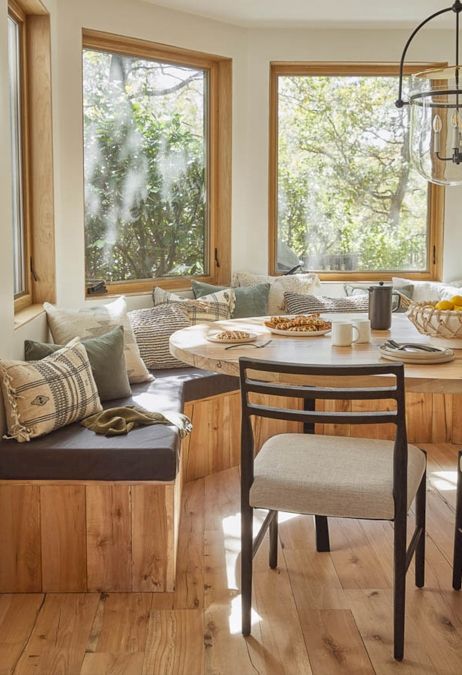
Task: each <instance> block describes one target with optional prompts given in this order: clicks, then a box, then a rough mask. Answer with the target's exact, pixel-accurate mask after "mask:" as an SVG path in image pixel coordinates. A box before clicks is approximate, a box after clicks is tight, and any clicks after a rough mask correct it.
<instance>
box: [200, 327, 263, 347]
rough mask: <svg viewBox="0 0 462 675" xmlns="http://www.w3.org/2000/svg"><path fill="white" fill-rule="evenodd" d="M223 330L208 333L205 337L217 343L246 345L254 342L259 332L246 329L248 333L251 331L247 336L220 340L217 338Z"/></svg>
mask: <svg viewBox="0 0 462 675" xmlns="http://www.w3.org/2000/svg"><path fill="white" fill-rule="evenodd" d="M223 332H224V331H223V330H216V331H213V332H211V333H208V334H207V335H206V336H205V337H206V338H207V340H208V341H209V342H216V343H217V344H220V345H245V344H248V343H249V342H253V341H254V340H255V339H256V338H257V337H258V336H257V333H250V332H249V331H246V333H249V335H248V337H246V338H235V339H233V340H232V339H230V340H219V339H218V338H217V335H219V334H220V333H223Z"/></svg>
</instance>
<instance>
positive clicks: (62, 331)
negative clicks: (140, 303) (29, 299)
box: [43, 297, 153, 382]
mask: <svg viewBox="0 0 462 675" xmlns="http://www.w3.org/2000/svg"><path fill="white" fill-rule="evenodd" d="M43 306H44V308H45V311H46V313H47V319H48V326H49V328H50V332H51V335H52V337H53V341H54V342H55V343H56V344H66V342H69V340H72V338H75V337H80V338H87V337H98V336H100V335H103V334H104V333H107V332H108V331H109V330H110V329H111V328H115V327H116V326H123V327H124V354H125V364H126V368H127V373H128V379H129V380H130V382H147V381H149V380H152V379H153V377H152V375H150V374H149V372H148V370H147V368H146V366H145V365H144V363H143V361H142V359H141V356H140V350H139V349H138V345H137V344H136V340H135V336H134V335H133V330H132V327H131V325H130V321H129V319H128V315H127V303H126V302H125V298H123V297H121V298H118V299H117V300H114V302H110V303H108V304H107V305H97V306H96V307H89V308H85V309H81V310H76V309H58V307H55V306H54V305H50V304H49V303H48V302H45V304H44V305H43Z"/></svg>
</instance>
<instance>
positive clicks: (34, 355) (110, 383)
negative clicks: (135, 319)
mask: <svg viewBox="0 0 462 675" xmlns="http://www.w3.org/2000/svg"><path fill="white" fill-rule="evenodd" d="M81 342H82V344H83V345H84V347H85V350H86V352H87V354H88V360H89V361H90V365H91V369H92V372H93V377H94V378H95V382H96V387H97V389H98V393H99V397H100V399H101V401H110V400H111V399H115V398H125V397H126V396H130V394H131V389H130V383H129V381H128V375H127V367H126V365H125V356H124V329H123V327H122V326H118V327H117V328H113V329H112V330H111V331H109V333H105V334H104V335H100V336H99V337H94V338H83V339H82V340H81ZM61 348H62V345H54V344H46V343H44V342H35V341H34V340H25V342H24V357H25V359H26V361H40V360H41V359H43V358H45V357H46V356H49V355H50V354H53V352H56V351H58V349H61Z"/></svg>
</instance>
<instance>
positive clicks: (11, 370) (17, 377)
mask: <svg viewBox="0 0 462 675" xmlns="http://www.w3.org/2000/svg"><path fill="white" fill-rule="evenodd" d="M0 379H1V386H2V392H3V401H4V405H5V412H6V420H7V425H8V435H9V436H10V437H11V438H15V439H16V440H17V441H18V442H19V443H24V442H26V441H30V440H31V439H32V438H36V437H37V436H43V435H44V434H48V433H50V432H51V431H54V430H55V429H59V428H60V427H64V426H67V425H68V424H72V422H78V421H79V420H81V419H83V418H84V417H88V416H89V415H93V413H97V412H100V411H101V410H102V406H101V401H100V399H99V396H98V390H97V388H96V384H95V380H94V377H93V374H92V371H91V365H90V361H89V359H88V355H87V352H86V349H85V347H84V346H83V345H82V344H81V342H80V340H79V339H78V338H76V339H75V340H72V341H71V342H69V344H68V345H66V346H65V347H63V348H62V349H59V350H58V351H57V352H54V353H53V354H51V355H50V356H47V357H45V358H44V359H42V360H41V361H30V362H28V363H26V362H25V361H7V360H3V361H0Z"/></svg>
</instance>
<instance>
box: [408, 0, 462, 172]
mask: <svg viewBox="0 0 462 675" xmlns="http://www.w3.org/2000/svg"><path fill="white" fill-rule="evenodd" d="M461 11H462V2H460V0H456V2H454V4H453V5H451V7H446V8H445V9H441V10H439V11H438V12H435V13H434V14H432V15H431V16H429V17H427V18H426V19H425V21H422V23H421V24H419V25H418V26H417V28H416V29H415V30H414V31H413V33H412V34H411V36H410V38H409V39H408V41H407V42H406V45H405V47H404V50H403V53H402V56H401V62H400V71H399V93H398V100H397V101H396V106H397V107H398V108H402V107H403V106H405V105H407V106H409V118H410V128H409V148H410V156H411V161H412V163H413V165H414V166H415V167H416V169H417V170H418V172H419V173H420V174H421V175H422V176H423V177H424V178H425V179H426V180H428V181H430V182H431V183H437V184H438V185H462V88H461V84H462V67H461V66H460V63H459V16H460V13H461ZM447 12H454V14H455V24H456V34H455V65H454V66H449V67H446V68H436V69H435V68H433V69H431V70H425V71H422V72H420V73H416V74H414V75H411V81H410V91H409V100H407V101H405V100H403V76H404V61H405V58H406V54H407V50H408V49H409V46H410V44H411V42H412V40H413V39H414V37H415V36H416V34H417V33H418V32H419V31H420V29H421V28H423V26H425V25H426V24H427V23H428V22H429V21H431V20H432V19H435V18H436V17H437V16H440V15H441V14H446V13H447Z"/></svg>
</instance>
